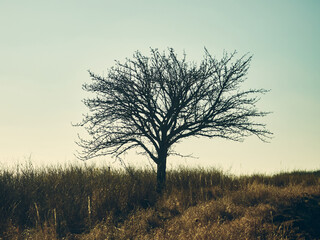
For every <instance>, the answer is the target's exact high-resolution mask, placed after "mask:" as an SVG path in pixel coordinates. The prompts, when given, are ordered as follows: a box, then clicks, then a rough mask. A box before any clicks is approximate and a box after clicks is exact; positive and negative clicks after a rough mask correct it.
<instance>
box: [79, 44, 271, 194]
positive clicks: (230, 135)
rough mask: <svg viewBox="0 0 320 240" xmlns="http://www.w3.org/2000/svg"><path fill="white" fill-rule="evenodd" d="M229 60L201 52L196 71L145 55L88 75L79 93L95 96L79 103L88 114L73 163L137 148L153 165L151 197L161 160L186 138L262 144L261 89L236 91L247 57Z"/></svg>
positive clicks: (167, 56)
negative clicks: (245, 140) (256, 140)
mask: <svg viewBox="0 0 320 240" xmlns="http://www.w3.org/2000/svg"><path fill="white" fill-rule="evenodd" d="M235 55H236V52H234V53H232V54H228V53H224V54H223V57H222V58H221V59H220V60H218V59H216V58H214V57H212V55H210V53H209V52H208V51H207V50H206V49H205V54H204V57H203V60H202V61H201V63H200V65H197V64H195V63H191V62H187V61H186V55H185V54H184V55H183V57H182V58H181V59H178V56H177V54H176V53H175V51H174V50H173V49H169V50H168V51H167V52H163V53H160V52H159V50H158V49H151V56H150V57H147V56H144V55H142V54H141V53H140V52H139V51H137V52H136V53H135V54H134V55H133V59H127V60H126V62H125V63H120V62H118V61H117V62H116V64H115V66H114V67H112V68H110V69H109V72H108V75H107V76H106V77H102V76H99V75H96V74H94V73H92V72H91V71H89V74H90V76H91V79H92V82H91V83H89V84H84V85H83V89H84V90H86V91H88V92H91V93H94V94H96V97H95V98H89V99H85V100H84V104H85V105H86V106H87V107H88V108H89V110H90V114H88V115H86V116H85V118H84V119H83V121H82V122H81V123H80V124H78V125H79V126H84V127H85V128H86V130H87V131H88V133H89V135H90V136H91V139H90V140H85V139H83V138H80V140H79V141H78V145H80V146H81V147H82V152H80V153H79V158H81V159H84V160H85V159H89V158H92V157H96V156H101V155H108V154H109V155H113V156H119V155H121V154H123V153H124V152H126V151H128V150H129V149H133V148H140V149H141V150H142V151H143V152H144V153H145V154H147V155H148V156H149V157H150V158H151V159H152V160H153V161H154V162H155V163H156V165H157V190H158V191H159V192H161V191H162V190H163V188H164V186H165V181H166V163H167V157H168V156H169V155H170V154H172V153H173V148H172V146H173V145H174V144H176V143H178V142H179V141H180V140H182V139H186V138H188V137H193V136H201V137H208V138H213V137H220V138H225V139H230V140H234V141H241V140H243V138H244V137H246V136H249V135H256V136H257V137H258V138H260V139H261V140H263V141H265V140H266V139H267V138H269V136H270V134H271V133H270V132H269V131H268V130H267V129H266V128H265V124H262V123H256V122H254V121H253V118H255V117H263V116H265V115H266V114H268V113H267V112H261V111H258V110H257V108H256V107H255V103H256V102H257V101H258V100H259V98H257V97H256V95H257V94H262V93H265V92H266V90H263V89H249V90H245V91H243V90H241V89H240V84H241V83H242V82H243V81H244V80H245V79H246V74H247V71H248V68H249V65H250V61H251V59H252V56H248V55H244V56H242V57H240V58H239V59H236V60H234V58H235Z"/></svg>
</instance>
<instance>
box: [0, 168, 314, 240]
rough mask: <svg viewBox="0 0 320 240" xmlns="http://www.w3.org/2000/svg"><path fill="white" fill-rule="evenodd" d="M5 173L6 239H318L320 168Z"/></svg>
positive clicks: (0, 186)
mask: <svg viewBox="0 0 320 240" xmlns="http://www.w3.org/2000/svg"><path fill="white" fill-rule="evenodd" d="M155 178H156V177H155V173H154V172H152V171H151V170H137V169H131V168H130V169H128V170H127V171H121V170H110V169H109V168H108V167H105V168H95V167H77V166H69V167H64V168H62V167H51V168H47V169H34V168H33V167H32V166H29V167H25V168H21V169H17V170H16V171H10V170H0V239H175V240H178V239H320V171H315V172H298V171H297V172H290V173H280V174H276V175H273V176H267V175H250V176H240V177H239V176H237V177H236V176H232V175H229V174H224V173H223V172H221V171H218V170H215V169H209V170H206V169H179V170H175V171H169V172H168V173H167V188H166V190H165V192H164V193H163V195H162V196H159V195H157V193H156V189H155V186H156V182H155Z"/></svg>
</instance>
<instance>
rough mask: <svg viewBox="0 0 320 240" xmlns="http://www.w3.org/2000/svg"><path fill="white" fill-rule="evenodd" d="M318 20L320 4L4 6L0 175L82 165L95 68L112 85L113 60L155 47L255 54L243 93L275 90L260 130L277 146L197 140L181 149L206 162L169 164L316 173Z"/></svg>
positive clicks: (193, 55) (173, 160) (319, 164)
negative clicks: (81, 141) (83, 125)
mask: <svg viewBox="0 0 320 240" xmlns="http://www.w3.org/2000/svg"><path fill="white" fill-rule="evenodd" d="M319 13H320V1H317V0H314V1H312V0H308V1H302V0H301V1H295V0H286V1H276V0H272V1H257V0H252V1H249V0H243V1H238V0H234V1H212V0H210V1H209V0H208V1H188V0H184V1H178V0H175V1H174V0H171V1H166V0H163V1H150V0H148V1H147V0H144V1H139V0H136V1H130V0H127V1H125V0H124V1H111V0H110V1H107V0H105V1H102V0H101V1H99V0H90V1H80V0H63V1H62V0H60V1H58V0H55V1H40V0H31V1H22V0H21V1H15V0H0V29H1V31H0V107H1V109H0V114H1V115H0V116H1V117H0V167H1V166H7V165H9V164H12V163H16V162H24V161H25V160H26V159H28V158H29V156H31V157H30V159H31V161H32V162H34V164H40V163H44V164H58V163H59V164H61V163H67V162H73V163H74V162H77V160H76V158H75V157H74V155H73V154H74V153H75V150H76V145H75V143H74V142H75V140H76V139H77V133H83V131H82V130H81V129H80V128H75V127H72V126H71V123H72V122H73V123H77V122H79V121H81V119H82V114H84V113H87V109H86V108H85V106H84V105H83V104H82V102H81V100H82V99H83V98H85V97H86V96H87V95H86V93H85V92H84V91H83V90H82V89H81V86H82V84H83V83H84V82H89V81H90V78H89V75H88V73H87V70H88V69H90V70H92V71H93V72H95V73H98V74H101V75H103V74H105V73H106V72H107V69H108V68H110V67H111V66H112V65H113V64H114V60H116V59H117V60H124V59H125V58H126V57H132V54H133V53H134V51H136V50H140V51H142V52H143V53H145V54H148V53H149V48H150V47H153V48H159V49H160V50H164V49H166V48H167V47H173V48H174V49H175V50H176V51H177V52H178V53H180V54H182V53H183V51H185V52H186V54H187V58H188V59H189V60H190V61H198V62H199V61H200V60H201V57H202V56H203V53H204V51H203V48H204V47H206V48H207V49H208V50H209V52H210V53H211V54H212V55H214V56H217V57H221V55H222V53H223V50H226V51H228V52H232V51H234V50H237V51H238V53H239V54H238V56H239V57H240V56H241V55H243V54H245V53H248V52H250V53H251V54H253V55H254V57H253V61H252V64H251V67H250V70H249V74H248V79H247V81H246V82H245V84H244V87H247V88H265V89H271V92H270V93H268V94H266V95H264V96H262V98H261V101H260V102H259V104H258V107H259V108H260V109H261V110H265V111H272V112H273V114H271V115H269V116H267V117H265V118H264V119H262V121H263V122H265V123H266V124H267V127H268V129H269V130H270V131H272V132H273V133H274V136H273V139H272V140H271V141H270V143H263V142H261V141H259V140H258V139H256V138H255V137H249V138H247V139H246V140H245V141H244V142H242V143H238V142H230V141H225V140H220V139H201V138H200V139H198V138H195V139H190V140H187V141H185V142H182V143H181V144H180V145H177V146H176V150H177V151H179V152H180V153H182V154H191V153H193V155H194V156H195V157H197V158H187V159H181V158H178V157H170V158H169V162H168V165H169V166H170V167H171V166H172V167H174V166H177V165H185V166H203V167H208V166H212V167H219V168H221V169H223V170H225V171H230V172H232V173H252V172H259V173H272V172H279V171H283V170H293V169H303V170H315V169H319V168H320V125H319V124H320V79H319V75H320V14H319ZM126 159H127V163H128V164H131V165H134V164H135V163H136V165H139V166H140V165H148V164H149V162H148V160H146V159H143V161H141V160H139V161H138V160H137V159H141V156H135V155H128V156H127V157H126ZM102 160H103V161H104V160H105V162H106V163H107V164H113V160H112V159H111V158H110V157H105V158H103V159H100V160H99V161H102ZM94 161H97V160H90V161H89V162H90V163H93V162H94ZM81 164H82V163H81ZM114 165H116V164H114Z"/></svg>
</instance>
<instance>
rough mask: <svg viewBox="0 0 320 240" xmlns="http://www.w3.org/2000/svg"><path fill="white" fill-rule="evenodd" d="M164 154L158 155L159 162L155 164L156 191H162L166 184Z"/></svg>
mask: <svg viewBox="0 0 320 240" xmlns="http://www.w3.org/2000/svg"><path fill="white" fill-rule="evenodd" d="M166 167H167V156H166V154H164V155H162V156H159V163H158V164H157V192H158V193H160V194H161V193H162V192H163V189H164V188H165V185H166Z"/></svg>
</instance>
